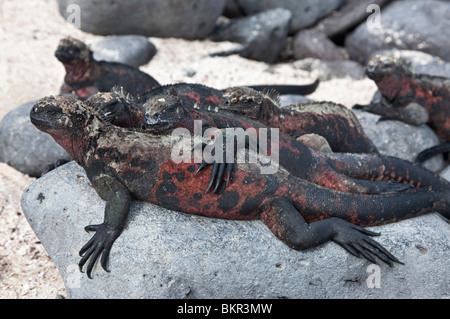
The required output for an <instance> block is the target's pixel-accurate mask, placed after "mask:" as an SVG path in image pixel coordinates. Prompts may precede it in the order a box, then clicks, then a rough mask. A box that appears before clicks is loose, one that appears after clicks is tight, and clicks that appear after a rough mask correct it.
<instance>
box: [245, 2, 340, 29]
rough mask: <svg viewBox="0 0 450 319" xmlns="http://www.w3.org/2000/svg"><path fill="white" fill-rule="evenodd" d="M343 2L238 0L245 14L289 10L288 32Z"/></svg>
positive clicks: (306, 24)
mask: <svg viewBox="0 0 450 319" xmlns="http://www.w3.org/2000/svg"><path fill="white" fill-rule="evenodd" d="M343 3H344V1H343V0H322V1H316V0H302V1H298V0H238V4H239V6H240V7H241V8H242V10H243V11H244V12H245V13H246V14H253V13H256V12H261V11H264V10H267V9H273V8H284V9H288V10H290V11H291V12H292V22H291V27H290V33H294V32H296V31H298V30H300V29H302V28H306V27H309V26H311V25H313V24H314V23H315V22H317V21H318V20H319V19H320V18H323V17H325V16H327V15H328V14H330V13H331V12H333V10H335V9H337V8H339V7H340V6H341V5H342V4H343Z"/></svg>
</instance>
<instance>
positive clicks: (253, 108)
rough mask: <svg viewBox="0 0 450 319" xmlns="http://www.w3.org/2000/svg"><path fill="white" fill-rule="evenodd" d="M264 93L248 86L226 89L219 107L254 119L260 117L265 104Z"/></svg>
mask: <svg viewBox="0 0 450 319" xmlns="http://www.w3.org/2000/svg"><path fill="white" fill-rule="evenodd" d="M264 98H265V97H264V94H263V93H261V92H259V91H256V90H253V89H251V88H248V87H233V88H229V89H227V90H226V91H225V93H224V94H223V96H222V100H221V101H220V103H219V109H220V110H223V111H227V112H231V113H234V114H238V115H243V116H246V117H249V118H252V119H255V120H256V119H259V117H260V114H261V112H262V108H263V106H264V104H263V102H264Z"/></svg>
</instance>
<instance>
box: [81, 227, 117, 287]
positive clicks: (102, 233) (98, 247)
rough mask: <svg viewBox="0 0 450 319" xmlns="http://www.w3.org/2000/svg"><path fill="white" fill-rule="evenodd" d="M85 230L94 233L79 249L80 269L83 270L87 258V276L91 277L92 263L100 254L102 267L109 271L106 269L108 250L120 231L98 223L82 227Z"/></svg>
mask: <svg viewBox="0 0 450 319" xmlns="http://www.w3.org/2000/svg"><path fill="white" fill-rule="evenodd" d="M84 229H85V230H86V231H87V232H90V231H95V235H94V236H93V237H92V238H91V239H90V240H89V241H88V242H87V244H86V245H84V246H83V248H81V250H80V253H79V254H80V256H81V257H82V258H81V260H80V262H79V263H78V266H79V267H80V271H81V272H83V266H84V265H85V264H86V262H87V261H88V259H90V260H89V264H88V266H87V269H86V273H87V276H88V277H89V278H90V279H92V276H91V273H92V269H93V268H94V264H95V262H96V261H97V259H98V257H100V255H102V256H101V260H100V264H101V266H102V268H103V269H104V270H105V271H107V272H109V270H108V269H107V266H106V264H107V262H108V258H109V252H110V251H111V247H112V245H113V243H114V241H115V240H116V239H117V237H119V235H120V231H119V230H114V229H111V228H109V227H108V226H106V225H105V224H100V225H89V226H86V227H85V228H84Z"/></svg>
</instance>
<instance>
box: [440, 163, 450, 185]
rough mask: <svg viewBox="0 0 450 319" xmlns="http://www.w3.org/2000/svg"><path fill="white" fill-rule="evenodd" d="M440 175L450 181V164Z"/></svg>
mask: <svg viewBox="0 0 450 319" xmlns="http://www.w3.org/2000/svg"><path fill="white" fill-rule="evenodd" d="M440 175H441V176H442V177H443V178H445V179H446V180H448V181H449V182H450V166H447V167H446V168H445V169H444V170H442V172H441V173H440Z"/></svg>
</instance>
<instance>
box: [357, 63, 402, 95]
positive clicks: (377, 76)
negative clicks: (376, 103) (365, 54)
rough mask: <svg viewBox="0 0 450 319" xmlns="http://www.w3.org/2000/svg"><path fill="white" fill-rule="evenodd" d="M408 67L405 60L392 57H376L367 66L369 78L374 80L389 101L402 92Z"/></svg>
mask: <svg viewBox="0 0 450 319" xmlns="http://www.w3.org/2000/svg"><path fill="white" fill-rule="evenodd" d="M406 72H407V65H406V63H405V62H404V61H403V59H398V58H394V57H390V56H383V55H376V56H375V57H374V58H373V59H371V60H370V61H369V63H368V64H367V69H366V73H367V76H368V77H369V78H370V79H372V80H374V81H375V83H376V84H377V86H378V88H379V89H380V91H381V93H382V94H383V96H384V97H386V98H387V99H388V100H392V99H393V98H395V96H396V95H397V93H398V92H399V91H400V89H401V87H402V85H403V81H404V80H405V74H406Z"/></svg>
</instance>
